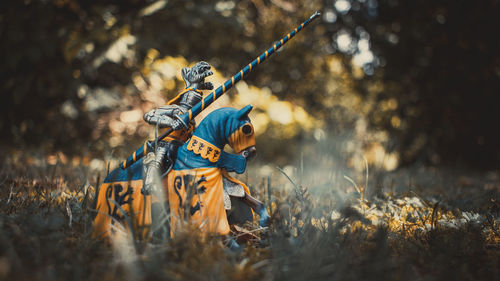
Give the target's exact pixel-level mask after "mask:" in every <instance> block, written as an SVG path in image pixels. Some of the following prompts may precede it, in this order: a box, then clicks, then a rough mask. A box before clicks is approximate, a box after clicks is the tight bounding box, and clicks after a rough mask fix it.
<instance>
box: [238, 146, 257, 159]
mask: <svg viewBox="0 0 500 281" xmlns="http://www.w3.org/2000/svg"><path fill="white" fill-rule="evenodd" d="M240 155H241V156H243V157H245V158H246V159H247V160H252V159H253V158H254V157H255V156H256V155H257V148H255V146H250V147H248V148H245V149H243V150H242V151H241V152H240Z"/></svg>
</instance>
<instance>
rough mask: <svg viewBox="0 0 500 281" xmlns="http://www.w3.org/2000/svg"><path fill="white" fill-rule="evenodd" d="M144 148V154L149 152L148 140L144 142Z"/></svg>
mask: <svg viewBox="0 0 500 281" xmlns="http://www.w3.org/2000/svg"><path fill="white" fill-rule="evenodd" d="M142 150H143V151H144V154H146V153H148V141H145V142H144V148H143V149H142Z"/></svg>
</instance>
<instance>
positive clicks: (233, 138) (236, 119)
mask: <svg viewBox="0 0 500 281" xmlns="http://www.w3.org/2000/svg"><path fill="white" fill-rule="evenodd" d="M251 110H252V106H251V105H247V106H245V107H243V108H242V109H241V110H237V109H234V108H229V107H225V108H219V109H217V110H214V111H213V112H212V113H210V114H209V115H208V116H207V117H206V118H205V119H203V121H202V122H201V123H200V125H199V126H198V128H196V130H195V132H194V134H193V136H192V137H191V139H190V140H189V141H188V142H187V143H186V144H185V145H184V146H182V147H181V148H180V149H179V152H178V154H177V162H176V164H175V165H174V169H175V170H184V169H195V168H208V167H210V168H213V167H218V168H224V169H225V170H227V171H228V172H236V173H238V174H241V173H243V172H244V171H245V169H246V158H245V157H244V156H242V155H237V154H230V153H227V152H224V150H223V149H224V147H225V146H226V144H229V146H231V147H232V148H233V150H234V151H235V152H236V153H241V152H242V151H243V150H245V149H247V148H249V147H254V146H255V135H254V130H253V126H252V123H250V118H248V113H250V111H251Z"/></svg>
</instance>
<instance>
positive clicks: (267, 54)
mask: <svg viewBox="0 0 500 281" xmlns="http://www.w3.org/2000/svg"><path fill="white" fill-rule="evenodd" d="M267 56H269V53H268V52H267V50H266V58H267Z"/></svg>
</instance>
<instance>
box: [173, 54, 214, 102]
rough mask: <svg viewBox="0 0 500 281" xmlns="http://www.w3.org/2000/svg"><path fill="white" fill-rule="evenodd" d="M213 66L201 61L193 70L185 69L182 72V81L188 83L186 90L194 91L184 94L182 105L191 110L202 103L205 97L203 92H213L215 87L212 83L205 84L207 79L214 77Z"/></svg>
mask: <svg viewBox="0 0 500 281" xmlns="http://www.w3.org/2000/svg"><path fill="white" fill-rule="evenodd" d="M210 68H211V66H210V64H208V63H207V62H204V61H200V62H198V63H196V64H195V65H194V66H193V67H192V68H189V67H184V68H183V69H182V71H181V76H182V79H184V83H186V89H192V91H187V92H186V93H184V94H183V96H182V98H181V101H180V103H179V104H180V105H181V106H184V107H187V108H191V107H192V106H194V105H195V104H197V103H198V102H200V101H201V99H202V98H203V96H202V95H201V90H212V89H213V85H212V83H210V82H205V78H206V77H208V76H210V75H212V74H213V72H212V71H211V70H210Z"/></svg>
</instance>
